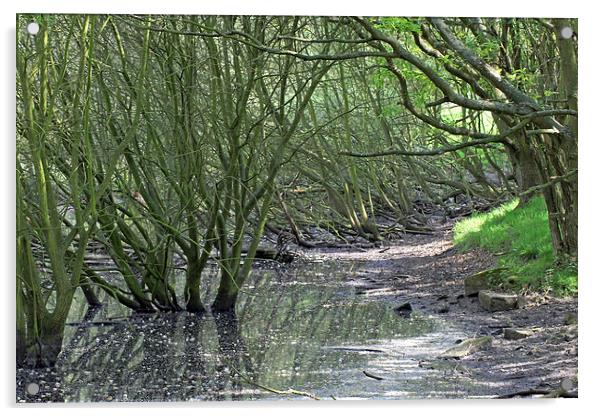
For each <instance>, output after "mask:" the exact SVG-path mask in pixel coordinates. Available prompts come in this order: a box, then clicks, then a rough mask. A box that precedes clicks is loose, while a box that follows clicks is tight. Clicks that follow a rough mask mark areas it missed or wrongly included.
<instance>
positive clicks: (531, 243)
mask: <svg viewBox="0 0 602 416" xmlns="http://www.w3.org/2000/svg"><path fill="white" fill-rule="evenodd" d="M454 243H455V244H456V246H457V247H459V248H460V249H464V250H467V249H470V248H474V247H482V248H484V249H486V250H488V251H490V252H491V253H493V254H495V255H496V256H498V266H499V267H500V268H502V271H501V273H500V274H499V279H498V280H499V281H497V282H492V283H494V284H498V285H502V286H505V287H509V288H511V289H515V290H533V291H542V292H545V291H550V290H551V291H553V292H554V294H556V295H559V296H563V295H576V294H577V264H576V261H569V262H566V261H565V262H564V263H562V264H557V262H555V260H554V254H553V251H552V242H551V239H550V230H549V228H548V218H547V209H546V206H545V202H544V200H543V198H542V197H538V198H534V199H532V200H531V201H530V202H529V203H528V204H526V205H525V206H522V207H518V200H513V201H510V202H508V203H506V204H503V205H501V206H499V207H498V208H496V209H494V210H492V211H489V212H486V213H480V214H474V215H472V216H471V217H469V218H466V219H464V220H462V221H459V222H458V223H456V225H455V226H454Z"/></svg>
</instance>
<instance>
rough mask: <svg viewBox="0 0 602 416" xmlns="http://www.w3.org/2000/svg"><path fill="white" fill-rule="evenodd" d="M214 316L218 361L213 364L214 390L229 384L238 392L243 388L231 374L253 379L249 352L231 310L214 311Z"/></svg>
mask: <svg viewBox="0 0 602 416" xmlns="http://www.w3.org/2000/svg"><path fill="white" fill-rule="evenodd" d="M214 318H215V326H216V329H217V341H218V353H219V354H218V360H219V362H218V364H217V365H216V366H215V375H216V384H217V386H216V387H217V389H216V391H217V392H223V391H227V390H228V389H227V386H228V385H230V388H231V391H232V392H240V391H241V390H242V388H243V386H242V384H241V381H240V379H239V378H238V377H233V376H234V375H236V374H237V373H244V374H245V376H246V377H249V378H250V379H252V380H253V379H255V375H254V370H253V364H252V362H251V359H250V356H249V353H248V351H247V348H246V345H245V343H244V341H243V339H242V337H241V335H240V329H239V326H238V318H237V317H236V314H235V313H234V312H233V311H231V312H220V313H215V314H214ZM220 398H226V397H220ZM228 398H233V397H228Z"/></svg>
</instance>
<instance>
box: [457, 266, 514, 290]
mask: <svg viewBox="0 0 602 416" xmlns="http://www.w3.org/2000/svg"><path fill="white" fill-rule="evenodd" d="M504 270H506V269H505V268H503V267H501V268H497V269H489V270H483V271H481V272H478V273H475V274H473V275H471V276H468V277H467V278H466V279H464V293H465V294H466V296H476V295H477V294H478V293H479V292H480V291H481V290H487V289H489V288H490V286H491V279H492V278H494V277H499V276H500V273H501V272H502V271H504Z"/></svg>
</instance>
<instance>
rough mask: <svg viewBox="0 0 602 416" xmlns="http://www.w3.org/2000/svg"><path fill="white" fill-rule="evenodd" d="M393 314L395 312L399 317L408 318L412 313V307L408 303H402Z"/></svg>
mask: <svg viewBox="0 0 602 416" xmlns="http://www.w3.org/2000/svg"><path fill="white" fill-rule="evenodd" d="M395 312H397V314H398V315H400V316H405V317H407V316H410V314H411V312H412V305H410V302H405V303H402V304H401V305H399V306H398V307H397V308H395Z"/></svg>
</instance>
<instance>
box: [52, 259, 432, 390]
mask: <svg viewBox="0 0 602 416" xmlns="http://www.w3.org/2000/svg"><path fill="white" fill-rule="evenodd" d="M262 272H263V273H262V274H261V275H259V274H258V275H257V276H256V277H255V282H254V284H255V287H254V289H253V290H252V291H249V292H245V293H244V296H242V297H241V299H240V302H239V305H238V311H237V312H238V315H234V314H233V313H220V314H215V315H213V316H212V315H205V316H199V315H195V314H188V313H161V314H152V315H148V314H134V315H132V316H131V317H130V318H128V319H126V320H121V321H119V322H113V324H112V325H109V326H98V325H95V324H90V322H91V321H92V320H94V319H99V318H98V316H97V315H95V314H96V313H98V312H94V311H89V312H88V313H87V314H86V316H85V317H84V318H83V321H82V322H83V325H81V326H78V327H77V329H76V330H75V333H74V335H73V337H72V338H71V339H70V340H69V341H68V343H67V344H66V346H65V348H64V351H63V354H62V355H61V358H60V360H61V362H60V365H59V367H58V369H57V370H58V371H57V372H56V374H55V377H56V378H57V381H59V382H61V384H62V385H63V386H64V388H65V395H64V397H63V396H59V395H58V394H57V395H56V398H55V399H56V400H63V399H67V400H69V401H105V400H110V399H111V398H112V399H114V400H129V401H149V400H153V401H157V400H163V401H173V400H190V399H201V400H211V399H214V400H229V399H240V398H243V397H248V396H247V395H246V394H245V395H243V391H244V390H245V389H246V388H249V387H250V388H252V386H251V385H247V384H248V383H246V382H245V381H244V380H243V378H244V379H247V380H249V381H252V382H256V383H258V384H262V385H265V386H269V387H273V388H276V389H288V388H293V389H301V390H307V389H308V387H307V386H308V385H312V386H319V385H322V384H323V383H327V382H329V381H331V380H332V378H333V377H335V378H336V377H337V370H338V369H341V370H343V369H345V368H347V369H349V368H363V366H364V360H366V356H362V355H359V354H354V353H348V352H347V353H345V352H341V351H334V350H329V349H324V348H323V347H325V346H334V345H340V344H348V343H353V344H355V345H358V344H360V345H361V343H366V342H367V341H368V342H369V341H370V340H371V339H382V338H392V337H399V336H401V335H403V334H404V333H407V334H411V335H416V334H417V332H421V331H425V330H428V328H425V327H424V326H423V325H420V322H415V321H410V320H403V319H400V318H399V317H398V316H396V315H395V314H394V313H392V311H391V308H389V307H388V306H387V305H383V304H382V303H380V302H378V303H374V302H368V301H367V299H366V298H364V297H355V296H351V297H349V296H347V295H346V294H345V293H342V292H341V289H342V288H344V287H343V286H342V285H340V284H337V283H336V281H337V280H336V279H337V278H339V277H341V276H344V275H345V274H346V273H348V271H346V270H345V269H344V268H343V267H342V266H341V264H334V265H315V266H310V267H307V268H303V269H296V270H295V271H290V270H289V271H287V272H286V275H285V276H284V277H283V279H282V281H280V282H276V281H275V280H276V279H273V277H274V276H275V273H276V272H275V271H267V272H266V271H265V270H262ZM316 272H320V273H324V274H328V279H327V280H325V281H321V280H320V279H316V278H315V277H314V275H313V274H315V273H316ZM266 275H267V276H266ZM312 279H313V280H312ZM294 282H299V283H305V284H296V283H295V284H292V283H294ZM343 292H344V291H343ZM351 292H352V291H351ZM326 305H328V306H326ZM82 312H83V311H82ZM106 312H107V311H106V310H103V313H102V315H105V314H106ZM80 316H81V315H80ZM237 316H238V318H237ZM86 323H88V324H86ZM214 324H215V327H214ZM326 369H328V370H332V371H333V372H332V373H331V374H325V373H324V372H323V370H326ZM238 372H240V374H241V375H242V376H243V377H236V376H235V375H236V373H238ZM297 373H298V374H297ZM335 381H336V380H335ZM310 390H311V388H310Z"/></svg>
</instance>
